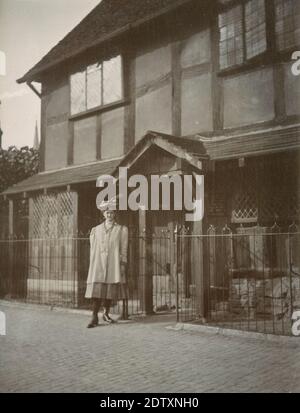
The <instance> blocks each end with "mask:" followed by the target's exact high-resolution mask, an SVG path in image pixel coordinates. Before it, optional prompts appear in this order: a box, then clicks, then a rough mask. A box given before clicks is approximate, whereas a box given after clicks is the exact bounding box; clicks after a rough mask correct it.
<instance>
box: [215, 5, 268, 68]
mask: <svg viewBox="0 0 300 413" xmlns="http://www.w3.org/2000/svg"><path fill="white" fill-rule="evenodd" d="M219 32H220V68H221V69H226V68H229V67H232V66H236V65H240V64H242V63H244V62H245V61H247V60H248V59H251V58H253V57H255V56H258V55H260V54H261V53H264V52H265V51H266V49H267V36H266V10H265V0H248V1H246V2H242V3H239V4H237V5H235V6H233V7H232V8H229V9H227V10H226V11H224V12H222V13H220V14H219Z"/></svg>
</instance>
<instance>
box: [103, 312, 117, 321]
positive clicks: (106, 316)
mask: <svg viewBox="0 0 300 413" xmlns="http://www.w3.org/2000/svg"><path fill="white" fill-rule="evenodd" d="M102 318H103V320H104V321H105V322H106V323H109V324H112V323H114V322H115V320H113V319H112V318H110V316H109V315H108V314H105V313H104V314H103V317H102Z"/></svg>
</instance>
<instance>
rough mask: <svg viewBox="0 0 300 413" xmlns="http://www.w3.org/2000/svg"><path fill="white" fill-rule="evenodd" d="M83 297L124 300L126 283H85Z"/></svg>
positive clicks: (126, 289) (126, 293) (126, 295)
mask: <svg viewBox="0 0 300 413" xmlns="http://www.w3.org/2000/svg"><path fill="white" fill-rule="evenodd" d="M85 298H101V299H102V300H113V301H119V300H126V299H128V288H127V284H124V283H115V284H106V283H91V284H87V287H86V292H85Z"/></svg>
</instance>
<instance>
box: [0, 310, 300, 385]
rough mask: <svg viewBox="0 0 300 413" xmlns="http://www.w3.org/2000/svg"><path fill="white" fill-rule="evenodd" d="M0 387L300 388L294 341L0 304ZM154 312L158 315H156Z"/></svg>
mask: <svg viewBox="0 0 300 413" xmlns="http://www.w3.org/2000/svg"><path fill="white" fill-rule="evenodd" d="M0 310H1V311H4V312H5V314H6V319H7V332H6V334H7V335H6V336H0V348H1V350H0V351H1V352H0V391H1V392H105V393H106V392H109V393H110V392H149V393H151V392H174V393H176V392H299V391H300V357H299V347H298V348H297V347H295V348H294V347H292V346H288V345H283V344H279V343H274V342H265V341H259V340H255V339H251V340H250V339H249V338H248V339H246V338H243V337H224V336H220V335H213V334H205V333H198V332H197V333H191V332H186V331H175V330H169V329H166V326H167V325H170V321H168V320H166V319H164V318H163V317H161V322H160V321H158V322H132V323H118V324H114V325H100V326H99V327H97V328H95V329H92V330H89V329H87V328H86V324H87V322H88V317H87V316H86V315H84V314H74V313H65V312H56V311H49V310H45V309H35V308H34V309H33V308H26V307H25V306H24V307H23V308H22V307H13V306H5V305H0ZM156 318H157V317H156Z"/></svg>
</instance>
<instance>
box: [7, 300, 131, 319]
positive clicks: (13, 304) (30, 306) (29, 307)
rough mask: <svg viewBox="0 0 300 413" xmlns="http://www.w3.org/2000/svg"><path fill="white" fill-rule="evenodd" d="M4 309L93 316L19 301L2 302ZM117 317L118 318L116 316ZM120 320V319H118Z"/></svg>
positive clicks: (73, 309)
mask: <svg viewBox="0 0 300 413" xmlns="http://www.w3.org/2000/svg"><path fill="white" fill-rule="evenodd" d="M1 305H2V306H4V307H13V308H23V309H24V310H26V309H27V310H39V311H54V312H57V313H66V314H80V315H85V316H87V317H90V316H91V310H84V309H77V308H66V307H56V306H52V305H44V304H32V303H22V302H19V301H10V300H9V301H8V300H0V306H1ZM116 316H118V315H117V314H116ZM117 318H118V317H117ZM118 321H119V322H122V323H132V322H134V320H119V319H118Z"/></svg>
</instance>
